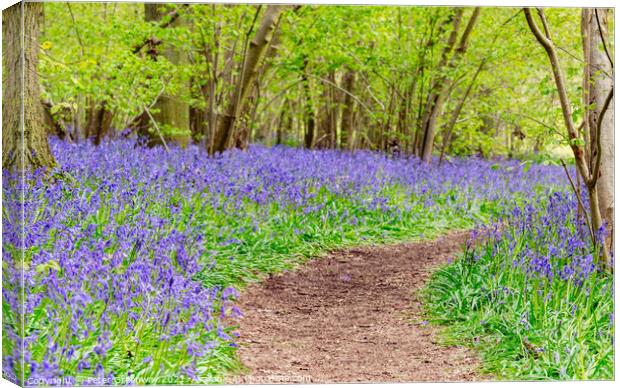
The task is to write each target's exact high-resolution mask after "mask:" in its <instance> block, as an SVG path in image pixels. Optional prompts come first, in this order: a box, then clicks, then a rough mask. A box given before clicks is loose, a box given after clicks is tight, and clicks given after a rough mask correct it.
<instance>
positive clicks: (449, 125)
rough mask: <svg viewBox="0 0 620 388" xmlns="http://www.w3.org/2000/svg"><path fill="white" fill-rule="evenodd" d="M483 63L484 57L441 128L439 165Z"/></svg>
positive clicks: (484, 61)
mask: <svg viewBox="0 0 620 388" xmlns="http://www.w3.org/2000/svg"><path fill="white" fill-rule="evenodd" d="M485 63H486V58H485V59H483V60H482V62H480V65H478V69H476V72H475V73H474V76H473V77H472V79H471V81H470V82H469V86H467V89H466V90H465V93H464V94H463V97H461V99H460V100H459V102H458V103H457V104H456V107H455V108H454V110H453V111H452V115H451V116H450V121H448V123H447V124H446V126H445V128H444V129H443V131H444V133H445V136H444V138H443V142H442V145H441V153H440V155H439V165H441V163H442V162H443V158H444V154H445V152H446V147H447V146H448V144H450V140H451V138H452V131H453V130H454V126H455V125H456V121H457V120H458V118H459V115H460V114H461V110H462V109H463V106H464V105H465V101H467V98H468V97H469V94H470V93H471V90H472V89H473V87H474V84H475V83H476V78H478V75H479V74H480V72H481V71H482V69H483V67H484V64H485Z"/></svg>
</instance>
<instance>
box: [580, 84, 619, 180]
mask: <svg viewBox="0 0 620 388" xmlns="http://www.w3.org/2000/svg"><path fill="white" fill-rule="evenodd" d="M613 96H614V88H613V86H612V87H611V89H609V93H607V97H606V98H605V102H604V103H603V107H602V108H601V113H600V114H599V116H598V122H597V123H596V162H595V163H594V169H593V171H592V176H591V177H590V179H589V180H588V182H587V183H588V185H592V186H594V185H596V182H597V181H598V173H599V170H600V168H601V159H602V158H601V154H602V146H601V126H602V125H603V118H604V117H605V113H607V109H608V108H609V104H610V103H611V99H612V98H613Z"/></svg>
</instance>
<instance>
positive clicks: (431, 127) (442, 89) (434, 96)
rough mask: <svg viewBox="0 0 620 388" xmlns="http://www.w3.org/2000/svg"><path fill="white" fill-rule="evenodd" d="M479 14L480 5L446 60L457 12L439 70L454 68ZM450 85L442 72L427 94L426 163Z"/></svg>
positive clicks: (452, 44) (423, 158)
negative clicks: (449, 57) (453, 50)
mask: <svg viewBox="0 0 620 388" xmlns="http://www.w3.org/2000/svg"><path fill="white" fill-rule="evenodd" d="M479 15H480V7H476V8H475V9H474V12H473V13H472V15H471V17H470V18H469V21H468V23H467V26H466V27H465V31H463V34H462V35H461V38H460V41H459V45H458V47H457V49H456V50H455V52H454V53H453V54H452V56H451V59H450V60H449V62H448V59H447V58H448V56H449V54H450V51H451V49H452V47H454V43H455V42H456V34H457V33H458V29H459V23H460V20H459V19H460V16H462V11H461V13H460V14H459V13H457V15H456V17H455V21H454V27H453V30H452V33H451V34H450V38H449V41H448V46H447V47H446V50H444V52H443V54H442V60H441V63H440V65H439V68H440V71H441V72H442V73H444V70H443V69H444V68H445V67H446V66H447V67H449V68H454V67H455V66H456V62H457V61H458V60H459V59H460V57H461V56H462V55H463V54H464V53H465V51H467V46H468V41H469V37H470V36H471V32H472V30H473V28H474V25H475V24H476V21H477V20H478V16H479ZM449 87H450V82H448V76H447V75H446V74H445V73H444V74H442V75H440V77H439V78H438V79H437V82H435V83H434V86H433V88H432V91H431V94H430V95H429V99H428V102H427V109H426V114H425V116H424V117H425V119H424V120H423V122H422V133H424V141H423V142H422V155H421V157H422V160H423V161H424V162H426V163H429V162H430V160H431V157H432V154H433V147H434V144H435V134H436V126H437V118H438V117H439V115H440V114H441V112H442V110H443V106H444V103H445V100H446V98H447V97H448V90H449Z"/></svg>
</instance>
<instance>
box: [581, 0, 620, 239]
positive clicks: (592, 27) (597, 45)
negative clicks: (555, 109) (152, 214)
mask: <svg viewBox="0 0 620 388" xmlns="http://www.w3.org/2000/svg"><path fill="white" fill-rule="evenodd" d="M610 15H611V11H610V10H609V9H602V8H594V9H592V8H584V9H583V11H582V23H581V30H582V36H583V48H584V57H585V62H586V66H585V67H584V86H585V87H584V105H585V106H586V108H587V109H586V110H585V120H584V125H585V130H586V131H587V132H589V133H590V134H591V135H590V141H591V142H597V141H600V146H601V147H600V151H599V150H598V147H597V146H596V144H592V143H591V146H590V148H591V149H592V150H593V151H594V153H596V152H600V153H601V155H600V170H599V171H600V173H599V176H598V177H597V184H596V186H597V187H596V189H597V197H598V198H597V199H598V207H599V211H600V215H601V217H602V220H603V221H605V222H606V223H607V231H608V232H609V233H608V239H607V245H608V248H609V249H610V251H612V250H613V246H612V238H611V235H612V232H613V227H614V100H613V96H612V97H611V101H610V102H609V103H608V107H607V110H606V112H605V113H604V116H603V117H602V118H601V110H602V109H603V107H604V106H605V100H606V98H607V95H608V94H609V93H610V91H611V89H612V88H613V78H612V77H613V67H612V62H611V53H610V52H609V49H610V47H609V44H610V43H609V32H608V20H609V16H610ZM608 53H609V55H610V56H609V57H608ZM588 107H589V108H588ZM599 127H600V133H597V132H599V131H598V129H597V128H599ZM592 134H594V136H592ZM597 135H598V136H597ZM599 136H600V138H599ZM592 156H597V155H592ZM593 159H594V158H593V157H591V158H590V160H593ZM591 168H592V166H591Z"/></svg>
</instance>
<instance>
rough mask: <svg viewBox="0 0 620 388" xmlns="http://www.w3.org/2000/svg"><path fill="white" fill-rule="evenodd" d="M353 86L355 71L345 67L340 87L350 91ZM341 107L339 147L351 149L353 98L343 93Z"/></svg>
mask: <svg viewBox="0 0 620 388" xmlns="http://www.w3.org/2000/svg"><path fill="white" fill-rule="evenodd" d="M354 87H355V71H354V70H352V69H350V68H349V69H347V71H346V73H345V74H344V77H343V80H342V88H343V89H345V90H346V91H348V92H350V93H352V92H353V88H354ZM343 105H344V106H343V108H342V118H341V121H340V148H342V149H346V150H351V149H352V146H353V135H354V133H355V132H354V131H355V128H353V112H354V109H355V100H354V99H353V97H351V95H349V94H348V93H344V102H343Z"/></svg>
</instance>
